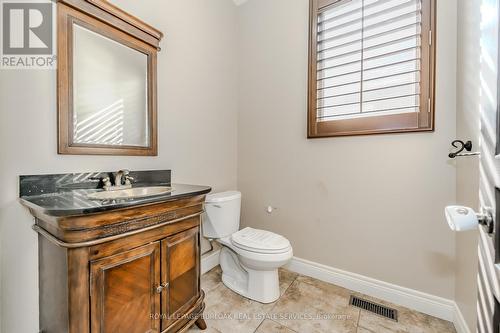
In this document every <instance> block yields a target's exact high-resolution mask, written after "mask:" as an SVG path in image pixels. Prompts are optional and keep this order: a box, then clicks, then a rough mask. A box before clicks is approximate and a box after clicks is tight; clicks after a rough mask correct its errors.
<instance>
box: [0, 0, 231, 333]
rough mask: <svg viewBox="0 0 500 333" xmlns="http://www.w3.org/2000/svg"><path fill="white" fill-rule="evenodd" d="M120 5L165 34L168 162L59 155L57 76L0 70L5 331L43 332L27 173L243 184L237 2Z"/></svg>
mask: <svg viewBox="0 0 500 333" xmlns="http://www.w3.org/2000/svg"><path fill="white" fill-rule="evenodd" d="M116 3H117V4H118V5H120V6H123V8H125V9H126V10H130V11H131V12H132V13H134V14H136V15H138V16H139V17H141V18H143V19H144V20H146V21H147V22H149V23H151V24H153V25H154V26H156V27H158V28H159V29H160V30H162V31H163V32H164V33H165V35H166V37H165V39H164V41H163V42H162V52H161V53H160V55H159V68H158V70H159V75H158V76H159V82H158V83H159V86H158V95H159V156H158V157H154V158H151V157H148V158H142V157H96V156H87V157H86V156H58V155H57V154H56V91H55V86H56V77H55V72H52V71H36V70H26V71H20V70H15V71H14V70H11V71H0V117H1V119H0V139H1V140H0V156H1V163H0V168H1V175H2V176H1V186H2V191H0V196H1V197H0V225H1V241H2V243H1V247H0V253H1V259H2V265H1V267H2V271H3V274H2V278H1V288H0V289H1V297H0V298H1V301H0V303H1V306H2V310H3V321H2V327H1V328H0V331H1V332H5V333H10V332H22V333H34V332H38V277H37V272H38V267H37V237H36V234H35V233H34V232H33V231H32V230H31V229H30V226H31V224H32V223H33V221H32V219H31V217H30V215H29V213H28V212H27V211H26V209H24V208H22V207H21V206H20V204H19V203H18V201H17V197H18V181H17V179H18V175H20V174H39V173H53V172H78V171H89V170H118V169H120V168H130V169H160V168H162V169H172V170H173V178H174V181H176V182H186V183H196V184H207V185H212V186H213V187H214V189H215V190H226V189H233V188H235V187H236V162H237V159H236V148H237V145H236V140H237V135H236V123H237V119H236V118H237V114H236V107H237V105H236V104H237V101H236V82H235V80H236V75H235V71H236V63H235V61H236V56H235V54H234V53H235V51H233V50H234V45H235V43H236V40H235V38H236V26H235V18H236V14H235V10H236V7H235V6H234V4H233V3H232V1H231V0H217V1H198V0H170V1H163V0H147V1H146V0H141V1H135V0H120V1H116ZM188 14H189V15H188Z"/></svg>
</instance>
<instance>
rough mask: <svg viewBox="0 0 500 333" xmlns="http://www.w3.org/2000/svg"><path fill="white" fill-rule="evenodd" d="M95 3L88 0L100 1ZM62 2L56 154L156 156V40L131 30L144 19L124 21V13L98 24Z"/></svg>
mask: <svg viewBox="0 0 500 333" xmlns="http://www.w3.org/2000/svg"><path fill="white" fill-rule="evenodd" d="M95 1H96V0H92V1H89V2H92V3H95V4H101V5H103V4H104V3H100V2H99V1H97V2H95ZM63 2H64V1H63ZM63 2H59V3H58V11H59V13H60V15H59V21H58V40H59V43H58V45H59V46H58V47H59V49H58V52H59V53H58V54H59V55H62V57H61V56H59V58H58V83H59V84H58V93H59V94H58V95H59V96H58V97H59V101H58V103H59V104H58V115H59V133H58V137H59V153H60V154H99V155H104V154H105V155H150V156H151V155H157V138H156V135H157V134H156V54H157V51H158V43H159V39H156V42H155V40H154V39H150V38H146V37H148V36H144V29H137V25H138V24H139V23H140V24H144V23H143V22H140V21H138V22H133V23H134V24H130V22H128V21H129V20H131V19H132V20H133V19H134V18H131V17H130V16H129V15H128V14H127V16H123V17H124V19H125V18H126V19H127V20H128V21H125V22H119V21H118V22H117V21H116V20H112V21H109V22H103V20H96V19H95V18H94V16H95V13H93V15H92V16H90V15H88V14H87V13H86V12H83V11H80V10H78V8H72V7H69V6H66V5H65V4H64V3H63ZM82 4H84V5H85V6H84V7H83V8H82V9H85V10H88V8H87V7H88V4H86V2H85V1H82ZM99 8H100V10H101V11H103V8H102V7H99ZM104 9H106V7H104ZM109 10H112V11H117V10H118V9H117V8H116V7H109V8H108V11H109ZM118 11H119V10H118ZM120 13H121V14H123V12H121V11H120V12H119V13H118V15H117V14H116V13H114V15H115V16H118V17H119V14H120ZM104 14H105V13H104ZM104 14H103V18H108V16H107V15H104ZM125 23H127V24H125ZM151 29H152V28H151ZM155 32H156V33H157V36H160V37H161V33H160V32H157V31H155V30H152V33H155ZM139 37H140V38H139ZM149 37H151V35H150V36H149Z"/></svg>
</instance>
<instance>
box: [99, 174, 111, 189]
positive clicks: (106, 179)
mask: <svg viewBox="0 0 500 333" xmlns="http://www.w3.org/2000/svg"><path fill="white" fill-rule="evenodd" d="M101 181H102V183H103V184H104V188H107V187H111V179H110V178H109V177H104V178H102V179H101Z"/></svg>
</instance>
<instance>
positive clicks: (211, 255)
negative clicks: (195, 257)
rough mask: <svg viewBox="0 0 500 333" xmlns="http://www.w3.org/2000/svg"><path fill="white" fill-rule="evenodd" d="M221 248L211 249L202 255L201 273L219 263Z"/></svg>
mask: <svg viewBox="0 0 500 333" xmlns="http://www.w3.org/2000/svg"><path fill="white" fill-rule="evenodd" d="M219 254H220V249H217V250H214V251H210V252H208V253H206V254H204V255H203V256H202V257H201V274H205V273H206V272H208V271H209V270H211V269H212V268H214V267H215V266H217V265H218V264H219Z"/></svg>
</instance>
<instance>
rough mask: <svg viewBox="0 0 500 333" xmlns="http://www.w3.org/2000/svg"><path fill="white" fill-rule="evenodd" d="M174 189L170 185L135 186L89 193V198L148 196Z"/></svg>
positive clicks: (110, 198)
mask: <svg viewBox="0 0 500 333" xmlns="http://www.w3.org/2000/svg"><path fill="white" fill-rule="evenodd" d="M173 190H174V189H173V188H172V187H170V186H150V187H135V188H129V189H126V190H116V191H102V192H95V193H91V194H89V195H88V196H87V198H88V199H91V200H116V199H133V198H147V197H152V196H155V195H162V194H166V193H170V192H172V191H173Z"/></svg>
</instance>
